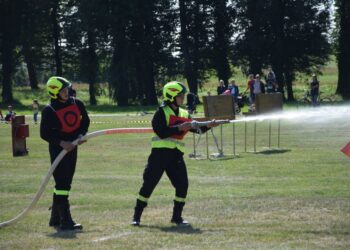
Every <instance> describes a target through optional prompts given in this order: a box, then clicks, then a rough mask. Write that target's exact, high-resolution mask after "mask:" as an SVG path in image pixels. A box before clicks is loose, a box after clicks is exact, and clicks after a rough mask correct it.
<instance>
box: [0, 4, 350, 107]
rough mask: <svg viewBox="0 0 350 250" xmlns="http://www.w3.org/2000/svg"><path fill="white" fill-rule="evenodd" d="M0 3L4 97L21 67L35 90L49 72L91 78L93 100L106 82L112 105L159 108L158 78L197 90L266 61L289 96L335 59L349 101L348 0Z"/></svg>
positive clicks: (253, 69) (0, 79)
mask: <svg viewBox="0 0 350 250" xmlns="http://www.w3.org/2000/svg"><path fill="white" fill-rule="evenodd" d="M332 4H333V2H332V0H305V1H293V0H149V1H144V0H118V1H113V0H0V69H1V74H0V84H1V85H2V95H1V97H2V101H3V102H5V103H9V102H12V101H13V93H12V86H13V81H14V74H15V73H16V71H18V69H19V67H20V66H21V65H25V67H26V70H27V74H28V79H29V83H30V86H31V88H32V89H36V88H38V83H39V82H45V81H46V79H47V78H48V77H49V76H50V75H59V76H64V77H67V78H68V79H71V80H74V81H83V82H87V83H88V84H89V93H90V104H92V105H96V104H97V100H96V96H97V95H98V86H99V85H98V84H97V83H99V82H107V83H108V87H109V90H110V91H109V93H110V95H111V96H110V97H111V98H112V99H113V100H114V101H116V102H117V103H118V105H119V106H126V105H129V104H132V103H140V104H144V105H154V104H157V89H159V88H160V86H159V84H160V83H164V82H166V81H168V80H171V79H175V78H178V77H181V78H185V79H186V81H187V83H188V86H189V89H190V91H191V92H193V93H197V92H198V88H199V87H201V84H202V83H203V82H204V81H205V80H206V79H207V78H208V77H209V76H210V75H212V74H215V75H216V76H217V78H219V79H223V80H224V81H225V82H226V83H227V81H228V80H229V78H230V77H232V75H234V74H235V72H234V70H233V69H237V68H238V69H241V70H242V71H243V72H244V73H246V74H249V73H254V74H257V73H261V72H262V69H263V68H266V67H268V66H269V65H271V66H272V68H273V69H274V71H275V73H276V78H277V81H278V83H279V90H280V91H282V92H283V91H284V90H286V91H285V92H286V93H285V97H286V99H287V100H289V101H293V99H294V96H293V85H292V83H293V81H294V80H295V77H296V74H297V73H307V74H309V73H311V72H317V71H318V70H319V69H320V67H321V66H322V65H324V64H325V63H326V62H327V61H328V60H329V56H330V55H332V54H335V55H336V56H337V61H338V66H339V82H338V88H337V92H338V93H339V94H341V95H342V96H343V97H344V98H346V99H349V98H350V73H349V72H350V70H349V65H350V63H349V59H350V52H349V47H350V46H349V44H350V43H349V41H348V39H349V37H350V36H349V27H350V23H349V13H350V7H349V1H346V0H336V2H335V7H336V19H335V23H336V28H335V29H333V33H331V32H330V31H331V30H332V29H331V24H332V20H331V16H332V15H331V10H332V8H331V6H332Z"/></svg>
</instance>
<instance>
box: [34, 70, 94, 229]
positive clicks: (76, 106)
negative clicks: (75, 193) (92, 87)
mask: <svg viewBox="0 0 350 250" xmlns="http://www.w3.org/2000/svg"><path fill="white" fill-rule="evenodd" d="M46 85H47V90H48V93H49V95H50V97H51V103H50V104H48V105H47V106H46V107H45V108H44V109H43V111H42V116H41V124H40V136H41V138H42V139H44V140H45V141H47V142H48V143H49V152H50V158H51V164H52V163H53V161H54V160H55V159H56V157H57V156H58V155H59V153H60V152H61V151H62V150H63V149H65V150H67V151H68V153H67V154H66V155H65V156H64V158H63V159H62V160H61V162H60V163H59V164H58V166H57V167H56V169H55V171H54V173H53V176H54V179H55V183H56V185H55V189H54V193H53V203H52V207H51V218H50V222H49V225H50V226H52V227H55V228H56V229H59V230H75V229H82V228H83V227H82V225H81V224H77V223H75V222H74V221H73V219H72V217H71V214H70V208H69V201H68V196H69V191H70V189H71V184H72V180H73V176H74V172H75V166H76V162H77V152H78V150H77V146H74V145H73V144H72V141H74V140H75V139H77V138H79V137H81V136H83V135H85V134H86V132H87V131H88V127H89V125H90V119H89V117H88V115H87V112H86V109H85V106H84V104H83V103H82V102H81V101H79V100H77V99H75V98H74V97H70V96H69V88H70V87H71V84H70V82H69V81H67V80H66V79H65V78H62V77H57V76H53V77H51V78H50V79H49V80H48V82H47V84H46ZM83 142H84V141H80V142H79V144H81V143H83Z"/></svg>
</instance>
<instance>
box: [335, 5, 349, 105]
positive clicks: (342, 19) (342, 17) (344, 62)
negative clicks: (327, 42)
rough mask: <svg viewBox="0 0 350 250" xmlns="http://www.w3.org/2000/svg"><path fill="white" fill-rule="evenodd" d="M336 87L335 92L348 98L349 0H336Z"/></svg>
mask: <svg viewBox="0 0 350 250" xmlns="http://www.w3.org/2000/svg"><path fill="white" fill-rule="evenodd" d="M335 4H336V8H337V10H336V11H337V31H338V32H337V33H338V37H337V46H336V55H337V61H338V87H337V93H338V94H340V95H341V96H342V97H343V98H344V99H347V100H349V99H350V2H349V1H347V0H336V2H335Z"/></svg>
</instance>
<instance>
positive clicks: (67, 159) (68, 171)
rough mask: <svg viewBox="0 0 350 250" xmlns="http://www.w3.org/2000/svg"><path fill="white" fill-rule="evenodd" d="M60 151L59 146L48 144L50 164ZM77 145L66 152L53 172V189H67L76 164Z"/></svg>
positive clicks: (69, 187)
mask: <svg viewBox="0 0 350 250" xmlns="http://www.w3.org/2000/svg"><path fill="white" fill-rule="evenodd" d="M61 151H62V148H61V147H57V146H52V145H49V152H50V158H51V164H52V163H53V162H54V160H55V159H56V157H57V156H58V155H59V153H60V152H61ZM77 156H78V147H75V149H74V150H72V151H70V152H69V153H67V154H66V155H65V156H64V157H63V159H62V160H61V162H60V163H59V164H58V166H57V167H56V169H55V171H54V172H53V177H54V179H55V183H56V185H55V189H56V190H65V191H69V190H70V189H71V184H72V180H73V176H74V172H75V166H76V164H77Z"/></svg>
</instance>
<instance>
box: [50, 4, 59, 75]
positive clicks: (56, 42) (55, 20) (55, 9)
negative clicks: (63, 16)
mask: <svg viewBox="0 0 350 250" xmlns="http://www.w3.org/2000/svg"><path fill="white" fill-rule="evenodd" d="M59 2H60V0H55V1H54V2H53V6H52V13H51V18H52V37H53V43H54V54H55V56H54V58H55V64H56V75H57V76H62V61H61V46H60V27H59V24H58V22H59V21H58V9H59Z"/></svg>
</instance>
